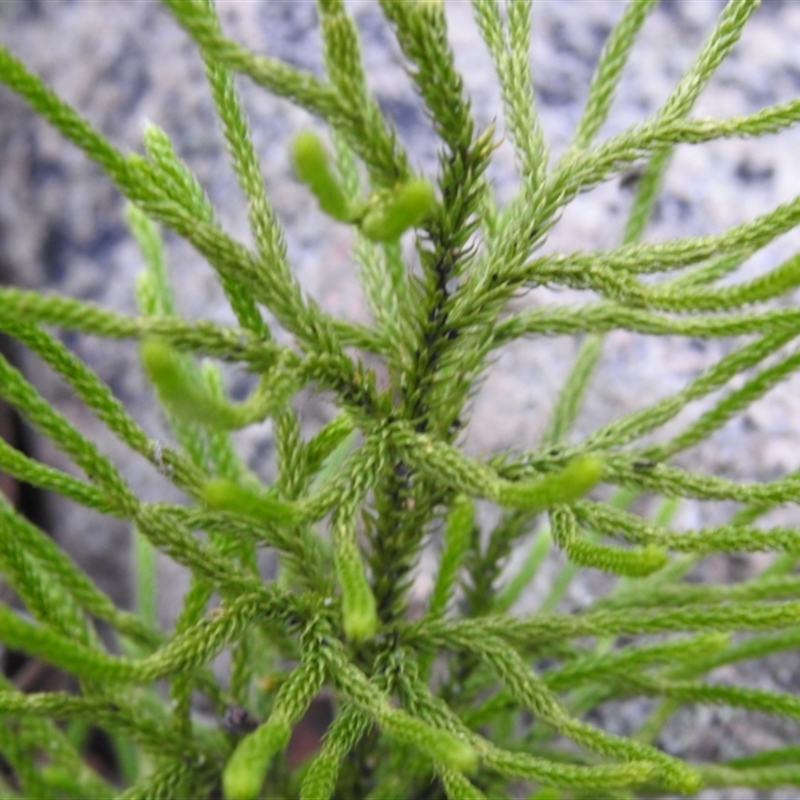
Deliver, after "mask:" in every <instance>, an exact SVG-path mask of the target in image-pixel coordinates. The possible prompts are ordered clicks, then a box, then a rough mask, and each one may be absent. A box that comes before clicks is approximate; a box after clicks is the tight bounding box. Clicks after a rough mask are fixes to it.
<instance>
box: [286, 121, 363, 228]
mask: <svg viewBox="0 0 800 800" xmlns="http://www.w3.org/2000/svg"><path fill="white" fill-rule="evenodd" d="M292 160H293V161H294V168H295V171H296V172H297V177H298V178H300V180H301V181H303V183H305V184H306V185H307V186H308V188H309V189H311V191H312V192H313V193H314V196H315V197H316V198H317V202H318V203H319V207H320V208H321V209H322V210H323V211H324V212H325V213H326V214H328V215H329V216H331V217H333V218H334V219H338V220H340V221H342V222H349V221H350V220H351V218H352V213H351V209H350V204H349V203H348V201H347V198H346V197H345V194H344V192H343V191H342V187H341V186H340V185H339V181H338V180H336V177H335V176H334V174H333V173H332V172H331V169H330V166H329V165H328V154H327V153H326V152H325V147H324V145H323V144H322V141H321V140H320V138H319V136H317V135H316V134H315V133H312V132H311V131H303V132H302V133H299V134H297V136H296V137H295V139H294V142H292Z"/></svg>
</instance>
